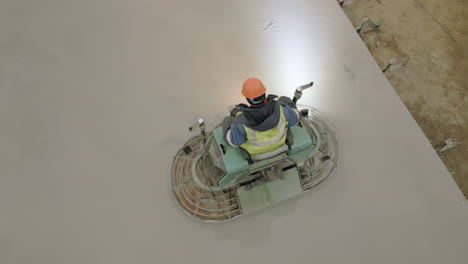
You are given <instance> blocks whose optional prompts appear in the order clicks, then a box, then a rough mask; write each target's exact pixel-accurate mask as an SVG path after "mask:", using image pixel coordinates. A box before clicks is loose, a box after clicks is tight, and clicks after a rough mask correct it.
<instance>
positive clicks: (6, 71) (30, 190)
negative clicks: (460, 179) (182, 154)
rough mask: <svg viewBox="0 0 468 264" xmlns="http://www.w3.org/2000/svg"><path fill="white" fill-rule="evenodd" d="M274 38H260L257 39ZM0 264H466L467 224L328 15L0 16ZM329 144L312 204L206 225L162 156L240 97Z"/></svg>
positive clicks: (362, 51)
mask: <svg viewBox="0 0 468 264" xmlns="http://www.w3.org/2000/svg"><path fill="white" fill-rule="evenodd" d="M271 22H273V25H272V26H270V27H269V28H268V29H266V30H264V28H266V27H267V26H268V25H269V24H270V23H271ZM0 36H1V37H0V126H1V132H0V263H34V264H40V263H44V264H45V263H47V264H51V263H67V264H72V263H77V264H82V263H112V264H118V263H192V264H198V263H315V262H318V263H425V264H427V263H466V261H467V260H468V250H467V249H468V246H467V245H468V229H467V228H466V227H467V222H468V209H467V207H466V205H464V204H463V201H464V200H463V198H462V196H461V194H460V192H459V190H458V189H457V187H456V185H455V184H454V182H453V180H452V178H451V177H450V175H449V174H448V172H447V171H446V169H445V168H444V166H443V164H442V163H441V162H440V160H439V159H438V157H437V155H436V154H435V153H434V151H433V150H432V149H431V146H430V145H429V143H428V141H427V140H426V138H425V137H424V135H423V133H422V132H421V130H420V129H419V128H418V126H417V124H416V123H415V121H414V120H413V119H412V117H411V115H410V114H409V113H408V111H407V110H406V108H405V106H404V105H403V104H402V102H401V101H400V100H399V99H398V97H397V95H396V93H395V92H394V90H393V88H392V87H391V85H390V84H389V83H388V81H387V80H386V79H385V77H384V75H382V73H380V71H379V68H378V67H377V65H376V64H375V62H374V60H373V59H372V57H371V55H370V54H369V52H368V51H367V49H366V47H365V46H364V44H363V43H362V42H361V41H360V39H359V37H358V36H357V35H356V34H355V32H354V31H353V27H352V26H351V24H350V23H349V22H348V20H347V19H346V17H345V16H344V14H342V12H341V10H340V8H339V7H338V5H337V4H336V3H335V1H333V0H328V1H326V0H309V1H299V0H292V1H266V0H259V1H246V0H240V1H215V0H201V1H155V0H135V1H126V0H115V1H91V0H83V1H69V0H65V1H52V0H43V1H27V0H15V1H2V3H1V4H0ZM250 76H256V77H259V78H261V79H263V80H264V82H265V84H266V85H267V86H268V88H269V91H270V92H271V93H285V94H291V93H292V89H293V88H294V87H296V86H297V85H300V84H303V83H306V82H308V81H315V83H316V85H315V87H314V89H312V90H310V91H307V93H306V94H305V96H304V98H303V100H302V103H305V104H309V105H312V106H314V107H316V108H318V109H320V110H322V111H323V112H325V113H326V114H327V115H328V116H329V118H330V120H331V121H332V122H333V123H334V124H335V126H336V127H337V129H338V131H339V133H340V138H341V143H342V161H341V164H340V167H339V169H338V171H337V173H336V174H335V175H333V176H332V177H330V178H329V179H328V181H327V182H326V183H325V184H324V185H323V186H321V187H320V188H318V189H317V191H315V192H314V193H312V195H309V196H307V197H304V198H303V199H301V200H297V201H293V202H287V203H284V204H283V205H282V206H278V207H275V208H272V209H269V210H266V211H263V212H261V213H257V214H253V215H249V216H246V217H244V218H240V219H238V220H237V221H234V222H231V223H227V224H220V225H210V224H202V223H198V222H195V221H193V220H191V219H189V218H188V217H186V216H185V215H184V214H183V213H182V212H180V211H179V209H177V208H176V206H175V204H174V203H173V202H172V201H171V200H170V194H169V173H170V165H171V159H172V155H173V154H174V153H175V152H176V151H177V149H178V148H179V147H180V146H181V144H183V143H184V141H185V140H186V139H188V137H189V136H190V135H189V133H188V131H187V125H188V124H189V123H190V122H192V121H194V120H195V117H197V116H199V115H201V116H204V117H206V118H207V121H208V124H209V125H213V124H214V122H215V121H216V120H218V118H220V117H221V116H223V115H224V114H225V113H227V112H226V109H227V106H228V105H229V104H234V103H237V102H239V101H240V100H242V97H241V95H240V93H239V89H240V85H241V83H242V81H243V80H244V79H245V78H247V77H250Z"/></svg>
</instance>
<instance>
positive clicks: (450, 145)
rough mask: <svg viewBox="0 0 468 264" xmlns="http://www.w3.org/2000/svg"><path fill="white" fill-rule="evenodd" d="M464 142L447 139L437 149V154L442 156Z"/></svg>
mask: <svg viewBox="0 0 468 264" xmlns="http://www.w3.org/2000/svg"><path fill="white" fill-rule="evenodd" d="M462 141H463V139H462V140H456V139H447V140H445V141H444V142H443V143H442V144H441V145H440V147H438V148H437V149H436V152H437V154H439V155H440V154H442V153H444V152H445V151H447V150H449V149H452V148H454V147H456V146H458V145H460V144H461V143H462Z"/></svg>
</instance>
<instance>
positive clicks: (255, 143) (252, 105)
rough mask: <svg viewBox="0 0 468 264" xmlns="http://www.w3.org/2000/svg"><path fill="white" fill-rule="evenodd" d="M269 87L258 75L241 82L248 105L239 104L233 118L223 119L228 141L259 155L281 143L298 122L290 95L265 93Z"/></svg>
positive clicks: (296, 112) (233, 112)
mask: <svg viewBox="0 0 468 264" xmlns="http://www.w3.org/2000/svg"><path fill="white" fill-rule="evenodd" d="M265 92H266V88H265V86H264V85H263V83H262V82H261V81H260V80H259V79H257V78H249V79H247V80H245V82H244V84H243V85H242V95H244V96H245V98H246V99H247V102H248V103H249V105H246V104H239V105H237V106H236V108H234V109H233V110H232V111H231V116H232V117H227V118H225V120H223V124H222V125H223V127H224V128H225V134H224V135H225V139H226V142H227V143H228V144H229V145H231V146H233V147H237V146H240V147H242V148H244V149H245V150H246V151H247V152H248V153H249V154H251V155H253V154H260V153H265V152H268V151H271V150H274V149H276V148H278V147H280V146H282V145H283V144H284V143H285V141H286V133H287V128H288V127H291V126H294V125H296V124H297V122H298V121H299V117H300V114H299V111H298V110H297V109H296V105H295V104H294V103H293V101H292V100H291V99H290V98H288V97H284V96H282V97H280V98H277V96H276V95H268V96H266V94H265Z"/></svg>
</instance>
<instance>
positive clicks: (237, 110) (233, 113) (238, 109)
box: [230, 105, 240, 117]
mask: <svg viewBox="0 0 468 264" xmlns="http://www.w3.org/2000/svg"><path fill="white" fill-rule="evenodd" d="M239 112H240V108H239V106H237V105H236V106H234V107H233V108H232V109H230V113H231V116H232V117H236V115H237V113H239Z"/></svg>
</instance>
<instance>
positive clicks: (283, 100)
mask: <svg viewBox="0 0 468 264" xmlns="http://www.w3.org/2000/svg"><path fill="white" fill-rule="evenodd" d="M278 102H281V103H283V104H285V105H287V106H290V107H292V108H294V109H297V106H296V104H295V103H294V102H293V100H291V98H289V97H287V96H281V97H280V98H278Z"/></svg>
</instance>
